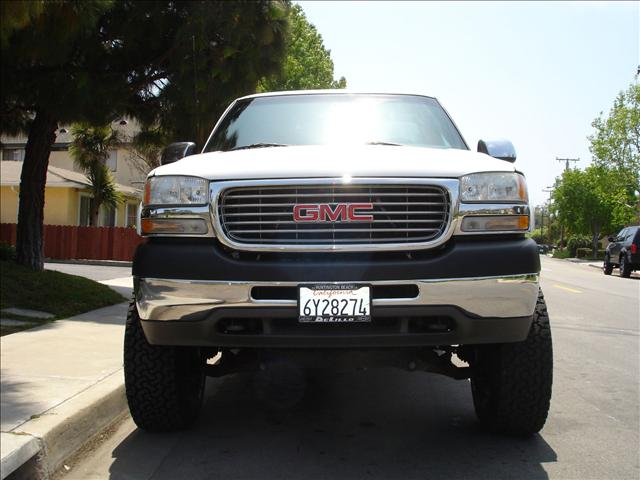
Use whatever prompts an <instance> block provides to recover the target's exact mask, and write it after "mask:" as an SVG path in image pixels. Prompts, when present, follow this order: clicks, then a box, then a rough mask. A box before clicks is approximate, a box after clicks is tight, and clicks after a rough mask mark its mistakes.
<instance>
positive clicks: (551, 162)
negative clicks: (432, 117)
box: [297, 1, 640, 205]
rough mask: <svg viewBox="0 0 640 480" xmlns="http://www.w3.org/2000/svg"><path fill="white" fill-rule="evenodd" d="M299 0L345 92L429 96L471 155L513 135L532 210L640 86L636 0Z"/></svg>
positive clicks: (583, 158) (583, 162) (583, 159)
mask: <svg viewBox="0 0 640 480" xmlns="http://www.w3.org/2000/svg"><path fill="white" fill-rule="evenodd" d="M297 3H299V4H300V5H301V6H302V8H303V9H304V11H305V14H306V15H307V19H308V20H309V21H310V22H311V23H313V24H314V25H315V26H316V27H317V29H318V31H319V32H320V34H321V35H322V37H323V39H324V44H325V47H326V48H328V49H330V50H331V57H332V59H333V62H334V75H335V77H336V78H339V77H341V76H344V77H346V79H347V87H348V88H349V89H354V90H363V91H375V92H398V93H416V94H424V95H431V96H435V97H436V98H438V100H439V101H440V102H441V103H442V105H443V106H444V107H445V108H446V109H447V111H448V112H449V114H450V115H451V117H452V118H453V119H454V121H455V122H456V124H457V126H458V128H459V129H460V131H461V132H462V135H463V136H464V137H465V140H466V141H467V143H468V144H469V146H470V148H472V149H474V150H475V149H476V145H477V142H478V139H480V138H483V139H495V138H506V139H509V140H511V142H512V143H513V144H514V146H515V149H516V152H517V154H518V159H517V161H516V167H517V168H518V169H519V170H520V171H522V172H524V174H525V175H526V177H527V181H528V186H529V198H530V200H531V202H532V203H533V204H534V205H540V204H542V203H544V202H545V201H546V200H547V199H548V198H549V193H547V192H544V191H543V189H545V188H546V187H548V186H551V185H553V182H554V179H555V178H556V177H557V176H559V175H560V174H561V173H562V170H563V169H564V163H562V164H561V163H560V162H557V161H556V160H555V159H556V157H561V158H565V157H571V158H578V157H579V158H580V162H578V163H577V164H572V166H575V165H577V166H579V167H580V168H584V167H586V166H587V165H588V164H589V163H590V161H591V154H590V152H589V142H588V140H587V136H588V135H590V134H591V133H593V128H592V127H591V122H592V121H593V120H594V119H595V118H596V117H597V116H598V115H599V114H600V112H605V114H606V113H607V112H608V111H609V109H610V108H611V106H612V105H613V100H614V98H615V97H616V95H617V94H618V92H620V91H621V90H625V89H626V88H628V87H629V85H630V84H631V83H634V82H636V81H637V79H636V78H635V74H636V70H637V68H638V65H639V64H640V8H639V6H640V3H638V2H619V3H618V2H584V3H583V2H567V3H564V2H548V3H547V2H531V3H529V2H486V3H485V2H444V3H439V2H377V1H374V2H331V1H330V2H320V1H312V2H308V1H300V2H297Z"/></svg>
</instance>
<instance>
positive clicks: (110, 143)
mask: <svg viewBox="0 0 640 480" xmlns="http://www.w3.org/2000/svg"><path fill="white" fill-rule="evenodd" d="M71 133H72V135H73V141H72V142H71V146H70V147H69V151H70V153H71V156H72V157H73V161H74V162H75V164H76V166H77V167H78V168H80V169H81V170H82V171H83V172H84V173H85V174H86V175H87V177H88V178H89V181H90V182H91V193H92V196H93V205H92V206H93V210H92V211H91V219H90V222H91V226H94V227H95V226H97V225H98V217H99V214H100V207H101V206H102V205H104V206H105V207H108V208H116V207H117V205H118V203H120V202H121V201H122V195H121V194H120V192H118V191H117V190H116V184H115V182H114V180H113V176H112V175H111V171H110V170H109V168H108V167H107V165H106V162H107V159H108V158H109V151H110V150H113V149H114V148H116V147H117V146H118V144H119V143H120V139H119V138H118V134H117V132H115V131H114V130H113V129H112V128H111V127H109V126H93V125H89V124H85V123H80V124H76V125H74V126H73V127H71Z"/></svg>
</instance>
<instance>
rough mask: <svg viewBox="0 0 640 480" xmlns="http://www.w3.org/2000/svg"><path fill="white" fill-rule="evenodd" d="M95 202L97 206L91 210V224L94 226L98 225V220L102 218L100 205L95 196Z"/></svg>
mask: <svg viewBox="0 0 640 480" xmlns="http://www.w3.org/2000/svg"><path fill="white" fill-rule="evenodd" d="M93 204H94V205H95V206H94V208H93V210H92V211H91V226H92V227H97V226H98V221H99V220H100V205H98V202H97V201H96V199H95V198H94V200H93Z"/></svg>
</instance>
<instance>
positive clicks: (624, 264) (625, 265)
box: [620, 253, 631, 278]
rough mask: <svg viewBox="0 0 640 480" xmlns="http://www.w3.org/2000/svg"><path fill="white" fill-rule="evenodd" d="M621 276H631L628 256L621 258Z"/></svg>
mask: <svg viewBox="0 0 640 480" xmlns="http://www.w3.org/2000/svg"><path fill="white" fill-rule="evenodd" d="M620 276H621V277H623V278H629V277H630V276H631V264H630V263H629V260H627V254H626V253H625V254H624V255H621V256H620Z"/></svg>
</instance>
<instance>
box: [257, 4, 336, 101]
mask: <svg viewBox="0 0 640 480" xmlns="http://www.w3.org/2000/svg"><path fill="white" fill-rule="evenodd" d="M289 24H290V26H289V35H288V36H287V42H286V49H287V56H286V58H285V61H284V64H283V68H282V70H281V71H280V72H279V73H278V74H277V75H273V76H270V77H267V78H265V79H263V80H262V81H261V83H260V87H259V89H260V91H264V92H269V91H272V92H273V91H282V90H308V89H321V88H346V86H347V81H346V79H345V78H344V77H341V78H340V79H339V80H334V78H333V60H331V51H330V50H327V49H326V48H325V46H324V43H323V41H322V36H321V35H320V34H319V33H318V30H317V29H316V27H315V26H314V25H313V24H312V23H309V21H308V20H307V17H306V16H305V14H304V11H303V10H302V7H301V6H300V5H294V6H293V7H292V8H291V9H290V11H289Z"/></svg>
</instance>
